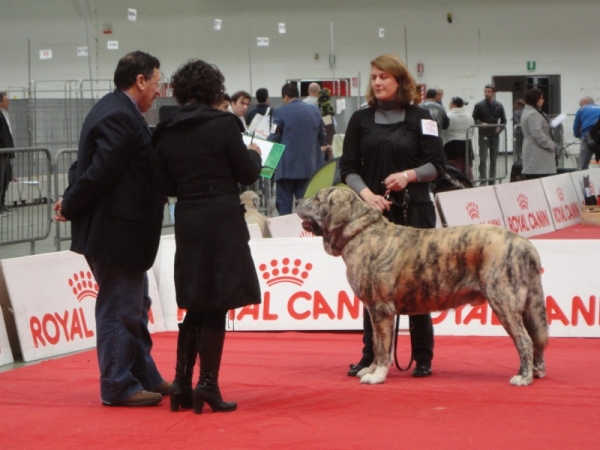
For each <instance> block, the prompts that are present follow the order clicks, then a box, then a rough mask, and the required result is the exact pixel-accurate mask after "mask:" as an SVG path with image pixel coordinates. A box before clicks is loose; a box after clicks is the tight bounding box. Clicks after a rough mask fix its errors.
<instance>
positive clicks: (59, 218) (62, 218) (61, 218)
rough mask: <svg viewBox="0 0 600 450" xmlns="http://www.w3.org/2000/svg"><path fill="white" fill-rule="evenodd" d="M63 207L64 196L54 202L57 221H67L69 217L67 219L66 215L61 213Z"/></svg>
mask: <svg viewBox="0 0 600 450" xmlns="http://www.w3.org/2000/svg"><path fill="white" fill-rule="evenodd" d="M61 208H62V198H60V199H58V201H57V202H56V203H55V204H54V211H56V214H55V216H54V220H56V221H57V222H67V219H65V216H63V215H62V214H61V213H60V211H61Z"/></svg>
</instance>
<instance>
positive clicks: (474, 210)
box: [467, 202, 479, 220]
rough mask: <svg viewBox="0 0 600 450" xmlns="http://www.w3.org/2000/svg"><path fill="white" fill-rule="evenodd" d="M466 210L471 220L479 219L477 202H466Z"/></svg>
mask: <svg viewBox="0 0 600 450" xmlns="http://www.w3.org/2000/svg"><path fill="white" fill-rule="evenodd" d="M467 212H468V213H469V217H470V218H471V220H472V219H479V206H477V203H474V202H469V203H467Z"/></svg>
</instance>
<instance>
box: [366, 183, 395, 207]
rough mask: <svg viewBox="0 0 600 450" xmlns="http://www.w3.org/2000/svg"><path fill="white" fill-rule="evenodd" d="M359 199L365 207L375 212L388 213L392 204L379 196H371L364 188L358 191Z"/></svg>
mask: <svg viewBox="0 0 600 450" xmlns="http://www.w3.org/2000/svg"><path fill="white" fill-rule="evenodd" d="M360 197H361V198H362V199H363V200H364V201H365V203H366V204H367V205H369V206H370V207H371V208H373V209H376V210H377V211H382V212H383V211H389V210H390V205H391V204H392V202H390V201H389V200H386V199H385V198H383V197H382V196H381V195H376V194H373V192H372V191H371V190H370V189H369V188H364V189H363V190H362V191H360Z"/></svg>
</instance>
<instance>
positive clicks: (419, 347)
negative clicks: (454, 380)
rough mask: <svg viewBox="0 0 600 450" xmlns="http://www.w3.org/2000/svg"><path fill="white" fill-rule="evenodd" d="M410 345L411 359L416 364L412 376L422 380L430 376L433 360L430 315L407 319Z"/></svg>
mask: <svg viewBox="0 0 600 450" xmlns="http://www.w3.org/2000/svg"><path fill="white" fill-rule="evenodd" d="M409 330H410V344H411V347H412V355H413V359H414V360H415V362H416V363H417V365H416V367H415V369H414V370H413V373H412V376H413V377H415V378H423V377H429V376H431V360H432V359H433V323H432V322H431V314H420V315H417V316H410V317H409Z"/></svg>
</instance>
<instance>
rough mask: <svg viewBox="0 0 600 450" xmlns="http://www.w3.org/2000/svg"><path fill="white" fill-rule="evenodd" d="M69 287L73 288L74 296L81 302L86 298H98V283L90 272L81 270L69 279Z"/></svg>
mask: <svg viewBox="0 0 600 450" xmlns="http://www.w3.org/2000/svg"><path fill="white" fill-rule="evenodd" d="M69 286H71V288H72V289H73V294H75V297H77V300H79V301H82V300H83V299H84V298H85V297H92V298H96V297H98V283H96V280H94V277H93V276H92V273H91V272H90V271H87V272H84V271H83V270H81V271H80V272H79V273H74V274H73V276H72V277H71V278H69Z"/></svg>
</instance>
